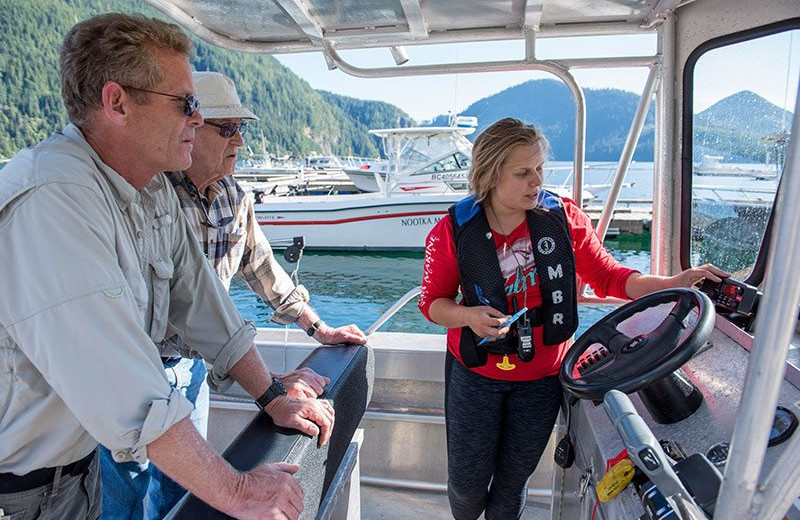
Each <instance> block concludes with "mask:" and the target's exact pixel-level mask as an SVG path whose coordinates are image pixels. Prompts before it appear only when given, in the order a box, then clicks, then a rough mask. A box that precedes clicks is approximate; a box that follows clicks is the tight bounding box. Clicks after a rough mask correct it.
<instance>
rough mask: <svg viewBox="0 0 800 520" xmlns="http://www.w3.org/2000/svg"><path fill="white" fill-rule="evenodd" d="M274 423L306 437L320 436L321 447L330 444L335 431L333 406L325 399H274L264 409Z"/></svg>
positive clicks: (282, 397)
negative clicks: (332, 433) (329, 440)
mask: <svg viewBox="0 0 800 520" xmlns="http://www.w3.org/2000/svg"><path fill="white" fill-rule="evenodd" d="M264 410H265V411H266V412H267V413H268V414H269V415H270V417H272V421H273V422H274V423H275V424H277V425H278V426H283V427H284V428H293V429H295V430H299V431H301V432H303V433H305V434H306V435H311V436H312V437H313V436H316V435H319V445H320V446H324V445H325V443H327V442H328V439H329V438H330V436H331V432H332V430H333V422H334V411H333V405H331V403H329V402H328V401H326V400H324V399H316V398H314V399H309V398H296V397H289V396H288V395H284V396H281V397H277V398H275V399H273V400H272V401H271V402H270V403H269V404H268V405H267V407H266V408H265V409H264Z"/></svg>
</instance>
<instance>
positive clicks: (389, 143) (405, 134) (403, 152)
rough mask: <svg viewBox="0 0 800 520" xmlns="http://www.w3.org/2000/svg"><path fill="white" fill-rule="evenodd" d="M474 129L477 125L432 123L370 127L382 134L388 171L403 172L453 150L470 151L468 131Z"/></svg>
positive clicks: (373, 132) (372, 132) (393, 173)
mask: <svg viewBox="0 0 800 520" xmlns="http://www.w3.org/2000/svg"><path fill="white" fill-rule="evenodd" d="M473 132H475V128H474V127H451V126H443V127H437V126H431V127H412V128H387V129H380V130H370V131H369V133H370V134H372V135H377V136H378V137H380V138H381V141H382V145H383V150H384V153H385V155H386V157H387V158H388V160H389V165H390V167H389V173H390V174H391V175H395V176H400V175H403V174H408V173H413V171H417V170H420V169H422V168H425V167H426V166H429V165H432V164H433V163H435V162H437V161H438V160H440V159H442V158H447V157H448V156H449V155H451V154H453V153H454V152H458V151H461V152H465V153H463V155H465V156H467V157H468V156H469V155H470V154H471V149H472V144H471V143H470V142H469V141H468V140H467V138H466V137H464V136H465V135H469V134H471V133H473Z"/></svg>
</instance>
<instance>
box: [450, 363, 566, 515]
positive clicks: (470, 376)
mask: <svg viewBox="0 0 800 520" xmlns="http://www.w3.org/2000/svg"><path fill="white" fill-rule="evenodd" d="M561 396H562V390H561V382H560V381H559V379H558V376H549V377H545V378H542V379H538V380H536V381H519V382H516V381H497V380H494V379H489V378H486V377H483V376H481V375H478V374H476V373H475V372H472V371H471V370H469V369H468V368H465V367H464V366H463V365H462V364H461V363H459V362H458V360H456V359H455V358H454V357H453V356H452V354H450V353H449V352H448V354H447V360H446V362H445V416H446V423H447V468H448V469H447V471H448V481H447V494H448V497H449V499H450V509H451V510H452V513H453V517H454V518H456V519H457V520H474V519H476V518H478V517H479V516H480V514H481V513H482V512H483V511H484V510H485V511H486V519H487V520H508V519H515V518H519V517H520V516H521V515H522V510H523V508H524V507H525V500H526V495H527V487H528V479H529V478H530V476H531V474H533V471H534V470H535V469H536V465H537V464H538V463H539V458H540V457H541V456H542V452H543V451H544V449H545V447H546V446H547V441H548V440H549V439H550V434H551V433H552V431H553V426H554V425H555V421H556V417H557V416H558V409H559V406H560V404H561V398H562V397H561Z"/></svg>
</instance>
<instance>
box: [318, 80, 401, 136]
mask: <svg viewBox="0 0 800 520" xmlns="http://www.w3.org/2000/svg"><path fill="white" fill-rule="evenodd" d="M319 93H320V95H321V96H322V99H324V100H325V101H327V102H328V103H330V104H331V105H333V106H336V107H339V108H340V109H342V111H344V113H345V114H346V115H347V117H349V118H350V120H351V121H352V123H353V125H354V127H355V129H356V131H358V132H360V135H369V134H368V132H369V131H370V130H372V129H374V128H398V127H407V126H414V125H415V124H416V122H415V121H414V120H413V119H411V116H409V115H408V114H406V113H405V112H403V111H402V110H400V109H399V108H397V107H396V106H394V105H392V104H390V103H384V102H383V101H369V100H365V99H357V98H352V97H348V96H341V95H339V94H334V93H332V92H326V91H324V90H320V91H319ZM370 138H371V139H372V141H373V142H374V143H375V145H376V146H380V143H379V139H378V138H377V137H375V136H370ZM354 148H355V147H354Z"/></svg>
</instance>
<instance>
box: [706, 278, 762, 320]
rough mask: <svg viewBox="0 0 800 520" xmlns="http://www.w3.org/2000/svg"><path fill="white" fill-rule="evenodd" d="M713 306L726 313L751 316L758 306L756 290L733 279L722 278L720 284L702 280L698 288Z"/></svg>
mask: <svg viewBox="0 0 800 520" xmlns="http://www.w3.org/2000/svg"><path fill="white" fill-rule="evenodd" d="M699 289H700V291H702V292H704V293H706V294H707V295H708V297H709V298H711V301H712V302H714V305H716V306H718V307H722V308H723V309H725V310H726V311H729V312H736V313H738V314H742V315H744V316H753V315H754V314H755V311H756V307H757V305H758V289H756V288H755V287H753V286H752V285H747V284H746V283H744V282H740V281H738V280H734V279H733V278H723V279H722V281H721V282H713V281H711V280H709V279H705V280H703V283H702V284H701V285H700V287H699Z"/></svg>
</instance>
